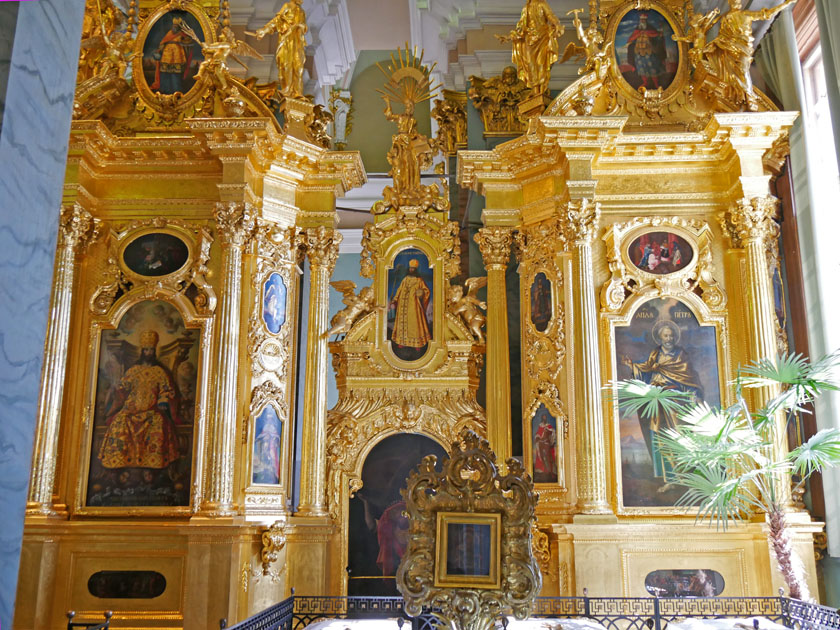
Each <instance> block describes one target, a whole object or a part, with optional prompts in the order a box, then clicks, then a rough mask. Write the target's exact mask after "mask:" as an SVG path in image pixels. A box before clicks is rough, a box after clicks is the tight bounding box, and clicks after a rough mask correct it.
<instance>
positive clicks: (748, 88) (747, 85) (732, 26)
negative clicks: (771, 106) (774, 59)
mask: <svg viewBox="0 0 840 630" xmlns="http://www.w3.org/2000/svg"><path fill="white" fill-rule="evenodd" d="M794 2H796V0H785V1H784V2H782V3H781V4H780V5H779V6H777V7H773V8H772V9H761V10H758V11H748V10H746V9H744V8H743V0H729V11H727V12H726V13H725V14H724V15H723V16H722V17H721V18H720V31H719V32H718V35H717V37H715V38H714V39H713V40H712V41H710V42H709V43H708V44H706V46H705V48H704V53H705V58H706V63H707V64H708V69H709V71H710V72H711V73H712V74H713V75H715V76H716V77H717V78H718V80H720V81H721V82H723V84H725V85H726V90H725V94H724V95H725V98H727V99H728V100H730V101H733V102H734V103H737V104H739V105H746V106H747V109H749V110H752V111H754V110H756V109H758V103H757V101H756V97H755V92H753V84H752V78H750V66H751V65H752V60H753V44H754V38H753V32H752V24H753V22H755V21H757V20H769V19H770V18H772V17H773V16H774V15H776V14H777V13H779V12H780V11H781V10H782V9H784V8H785V7H788V6H790V5H791V4H793V3H794Z"/></svg>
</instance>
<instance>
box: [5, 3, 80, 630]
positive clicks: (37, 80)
mask: <svg viewBox="0 0 840 630" xmlns="http://www.w3.org/2000/svg"><path fill="white" fill-rule="evenodd" d="M84 6H85V3H84V2H82V1H81V0H39V1H38V2H23V3H21V4H20V6H19V9H18V15H17V26H16V30H15V42H14V48H13V50H12V60H11V66H10V71H9V81H8V85H7V91H6V101H5V113H4V118H3V130H2V134H0V169H2V170H0V173H2V174H0V410H2V411H0V627H4V628H11V625H12V624H11V622H12V610H13V607H14V598H15V590H16V584H17V573H18V561H19V557H20V546H21V535H22V533H23V512H24V507H25V505H26V489H27V484H28V481H29V466H30V460H31V457H32V441H33V436H34V427H35V414H36V407H37V400H38V387H39V383H40V377H41V361H42V357H43V352H44V335H45V330H46V322H47V309H48V306H49V298H50V287H51V284H52V282H51V280H52V271H53V259H54V255H55V239H56V233H57V226H58V210H59V206H60V203H61V193H62V182H63V181H64V168H65V162H66V159H67V144H68V137H69V133H70V117H71V112H72V108H73V89H74V86H75V82H76V66H77V60H78V54H79V40H80V38H81V31H82V13H83V10H84Z"/></svg>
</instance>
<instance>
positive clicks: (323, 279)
mask: <svg viewBox="0 0 840 630" xmlns="http://www.w3.org/2000/svg"><path fill="white" fill-rule="evenodd" d="M300 240H301V245H302V246H303V247H304V249H305V252H306V255H307V257H308V258H309V266H310V271H311V275H310V285H309V322H308V325H307V329H306V330H307V343H306V356H307V360H306V387H305V389H304V393H303V429H302V442H303V446H302V453H301V461H302V466H303V470H301V479H300V506H299V514H301V515H304V516H323V515H326V514H327V507H326V487H327V441H326V438H327V366H328V359H329V354H328V352H329V351H328V348H327V339H326V338H325V337H324V336H323V333H324V332H325V331H326V330H327V328H328V317H329V289H330V285H329V281H330V276H331V275H332V272H333V269H334V268H335V261H336V259H337V258H338V245H339V243H341V234H339V233H338V232H336V231H335V230H333V229H331V228H328V227H325V226H319V227H312V228H306V229H305V230H303V231H302V232H301V233H300Z"/></svg>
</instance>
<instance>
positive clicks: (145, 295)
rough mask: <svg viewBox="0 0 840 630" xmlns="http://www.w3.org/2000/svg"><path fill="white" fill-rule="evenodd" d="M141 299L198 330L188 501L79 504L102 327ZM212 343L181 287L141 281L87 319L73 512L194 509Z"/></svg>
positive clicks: (208, 322) (112, 325) (199, 489)
mask: <svg viewBox="0 0 840 630" xmlns="http://www.w3.org/2000/svg"><path fill="white" fill-rule="evenodd" d="M146 300H163V301H166V302H169V303H170V304H172V305H173V306H174V307H175V308H176V309H177V310H178V312H179V314H180V315H181V317H183V319H184V326H185V328H193V329H198V331H199V334H198V343H199V360H198V368H197V370H196V372H197V374H196V414H195V419H194V421H193V445H192V448H193V453H192V470H191V482H192V488H191V492H190V504H189V505H187V506H173V507H164V506H148V507H146V506H137V507H92V506H87V505H85V496H86V494H87V492H86V491H87V487H88V479H89V475H90V456H91V450H92V448H93V429H94V422H93V415H94V409H95V407H96V388H97V385H98V367H99V354H100V348H101V342H102V332H103V331H105V330H116V328H117V327H118V326H119V323H120V320H121V319H122V317H123V316H124V315H125V313H126V312H127V311H128V310H129V309H130V308H131V307H132V306H134V305H135V304H138V303H140V302H143V301H146ZM211 342H212V315H209V314H208V315H202V314H200V313H199V312H198V311H197V310H196V308H195V306H194V305H193V303H192V302H191V301H190V300H189V299H188V298H187V297H186V296H185V295H184V294H183V293H181V292H179V291H177V290H175V289H173V288H172V287H168V286H161V285H159V284H156V283H154V282H147V283H146V284H140V285H138V286H135V287H134V288H132V289H131V290H130V291H129V292H128V293H126V294H125V295H122V296H121V297H120V298H119V299H118V300H117V302H116V303H115V304H114V305H113V306H112V307H111V308H110V309H109V310H108V312H107V313H106V314H104V315H100V316H96V315H94V316H93V317H92V318H91V322H90V328H89V336H88V346H87V350H88V366H89V367H88V374H87V377H86V382H85V386H84V387H85V395H84V400H85V401H86V403H85V407H84V409H83V412H82V417H83V430H82V431H81V443H80V451H79V460H78V463H77V466H76V469H77V470H79V471H80V472H81V473H82V474H79V475H78V476H77V483H76V486H75V494H74V497H73V512H74V514H79V515H84V516H108V517H112V516H178V515H181V516H186V515H189V514H191V513H193V512H195V511H196V510H197V509H198V503H199V501H200V499H201V496H202V494H203V474H202V471H203V470H204V460H205V457H206V451H205V442H206V440H205V431H206V424H207V395H208V391H207V390H208V388H207V386H206V385H207V375H208V374H209V361H210V352H209V350H210V345H211Z"/></svg>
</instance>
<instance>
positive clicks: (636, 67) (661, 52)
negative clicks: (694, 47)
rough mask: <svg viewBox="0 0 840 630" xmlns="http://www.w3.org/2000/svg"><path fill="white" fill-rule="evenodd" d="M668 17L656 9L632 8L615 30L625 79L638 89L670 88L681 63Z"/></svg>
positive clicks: (618, 54)
mask: <svg viewBox="0 0 840 630" xmlns="http://www.w3.org/2000/svg"><path fill="white" fill-rule="evenodd" d="M673 35H674V29H673V28H672V27H671V25H670V24H669V23H668V20H666V19H665V17H664V16H663V15H662V14H661V13H659V12H658V11H654V10H652V9H646V10H640V9H631V10H630V11H628V12H627V13H626V14H625V15H624V17H622V18H621V21H620V22H619V23H618V28H617V29H616V32H615V56H616V61H617V62H618V63H617V65H616V67H617V68H618V70H619V72H620V73H621V76H622V77H624V80H625V81H627V83H628V84H630V87H632V88H633V89H634V90H638V89H639V88H645V89H646V90H656V89H657V88H662V90H663V91H664V90H667V89H668V86H670V85H671V83H672V82H673V80H674V77H675V76H676V74H677V66H678V65H679V54H680V51H679V46H678V45H677V42H675V41H674V40H673V39H672V37H673Z"/></svg>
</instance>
